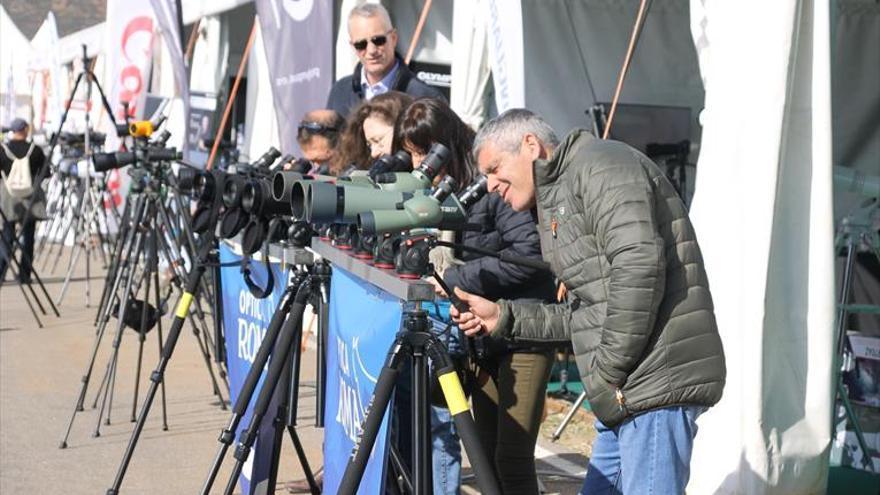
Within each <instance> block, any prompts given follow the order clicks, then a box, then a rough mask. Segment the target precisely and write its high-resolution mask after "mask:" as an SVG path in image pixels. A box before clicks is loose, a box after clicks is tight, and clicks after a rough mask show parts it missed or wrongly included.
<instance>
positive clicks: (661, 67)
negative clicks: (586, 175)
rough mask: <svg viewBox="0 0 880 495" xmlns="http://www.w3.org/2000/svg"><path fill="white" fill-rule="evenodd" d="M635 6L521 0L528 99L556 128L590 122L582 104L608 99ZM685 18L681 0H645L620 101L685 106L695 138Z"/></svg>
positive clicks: (697, 101)
mask: <svg viewBox="0 0 880 495" xmlns="http://www.w3.org/2000/svg"><path fill="white" fill-rule="evenodd" d="M638 6H639V1H638V0H623V1H619V2H609V1H607V0H551V1H546V0H523V1H522V9H523V13H522V18H523V32H524V38H525V40H524V41H525V43H524V46H525V67H526V71H525V98H526V106H527V107H528V108H530V109H532V110H534V111H536V112H538V113H539V114H541V115H542V116H544V117H545V118H546V119H547V120H548V121H549V122H550V124H551V125H552V126H553V127H554V128H555V129H556V130H557V132H558V133H559V134H561V135H564V134H566V133H567V132H568V131H570V130H571V129H573V128H576V127H587V128H589V127H590V124H589V119H588V117H587V115H586V114H585V112H586V110H587V109H588V108H590V106H591V105H593V104H594V102H606V103H607V102H610V101H611V99H612V97H613V95H614V88H615V85H616V84H617V77H618V72H619V71H620V66H621V65H622V63H623V58H624V55H625V54H626V49H627V46H628V44H629V38H630V34H631V32H632V26H633V23H634V22H635V18H636V13H637V11H638ZM689 22H690V20H689V15H688V2H687V0H661V1H655V2H651V6H650V9H649V10H648V13H647V17H646V21H645V24H644V30H643V32H642V34H641V37H640V39H639V44H638V47H637V49H636V51H635V54H634V56H633V62H632V64H631V67H630V71H629V74H628V76H627V79H626V82H625V84H624V87H623V92H622V93H621V96H620V102H621V103H629V104H641V105H661V106H679V107H688V108H690V109H691V126H690V127H691V141H692V142H699V126H698V125H697V116H698V113H699V111H700V109H702V107H703V88H702V84H701V81H700V76H699V69H698V66H697V60H696V52H695V50H694V44H693V40H692V39H691V37H690V33H689V30H688V25H689ZM591 88H592V89H591ZM594 92H595V94H593V93H594ZM612 132H613V127H612Z"/></svg>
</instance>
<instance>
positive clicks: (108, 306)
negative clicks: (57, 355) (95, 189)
mask: <svg viewBox="0 0 880 495" xmlns="http://www.w3.org/2000/svg"><path fill="white" fill-rule="evenodd" d="M156 172H158V174H159V175H161V173H162V170H161V169H157V170H156ZM131 173H132V175H133V183H132V184H133V186H132V195H131V197H130V198H129V202H128V203H127V205H126V208H125V211H124V213H123V216H124V218H125V219H126V220H127V221H126V222H125V223H123V224H122V228H121V230H120V237H119V239H118V242H117V251H116V255H115V260H114V261H113V263H112V265H113V267H112V269H111V270H110V272H109V273H108V279H107V281H106V287H108V288H109V290H105V296H106V297H102V304H101V308H100V311H99V314H98V328H97V331H96V336H95V342H94V345H93V347H92V353H91V358H90V360H89V363H88V365H87V367H86V371H85V373H84V375H83V377H82V385H81V388H80V392H79V395H78V398H77V403H76V406H75V408H74V411H73V413H72V415H71V418H70V421H69V423H68V427H67V432H66V434H65V436H64V439H63V440H62V442H61V448H65V447H66V446H67V439H68V438H69V435H70V431H71V429H72V426H73V422H74V419H75V417H76V413H77V412H78V411H82V410H83V402H84V400H85V396H86V391H87V388H88V385H89V382H90V379H91V375H92V371H93V369H94V365H95V360H96V357H97V352H98V349H99V348H100V344H101V341H102V339H103V336H104V333H105V329H106V327H107V324H108V323H109V321H110V318H111V315H112V313H113V312H114V301H115V302H117V305H116V309H115V312H116V313H117V319H118V322H117V330H116V335H115V338H114V340H113V351H112V355H111V358H110V360H109V361H108V363H107V367H106V370H105V373H104V377H103V379H102V380H101V382H100V386H99V388H98V393H97V394H96V396H95V401H94V403H93V404H92V408H93V409H94V408H96V407H97V404H98V401H99V400H100V401H101V410H100V413H99V416H98V420H97V423H96V426H95V431H94V434H93V436H96V437H97V436H100V425H101V419H102V418H103V417H104V411H105V410H106V411H107V418H106V421H105V423H104V424H110V413H111V409H112V402H113V400H112V399H113V389H114V387H113V385H114V383H115V377H116V369H117V363H118V356H119V346H120V343H121V339H122V335H123V329H124V325H125V322H126V312H128V311H130V309H129V308H130V306H131V304H132V303H131V301H135V304H136V303H137V302H139V301H136V296H137V293H138V292H139V290H140V287H141V285H142V284H144V282H146V287H147V291H146V294H147V296H149V284H150V274H151V272H152V275H153V279H154V280H155V283H156V286H155V287H156V289H155V290H156V291H158V290H159V282H158V280H159V278H158V254H159V251H160V249H161V252H162V254H163V257H164V259H165V260H166V261H167V262H168V264H169V266H172V267H176V268H177V269H179V270H182V266H181V263H179V261H178V260H179V258H178V257H176V256H174V255H173V254H172V253H173V242H170V241H169V240H168V239H166V238H165V236H164V235H162V234H161V232H162V231H163V228H162V227H165V229H164V230H165V231H167V230H168V229H169V228H170V226H171V223H170V220H169V217H168V212H167V211H166V209H165V207H164V205H163V203H162V198H161V179H160V178H159V177H157V176H155V175H152V174H150V173H149V172H148V171H147V170H146V169H139V168H133V169H132V170H131ZM145 246H148V249H147V257H146V258H147V263H146V265H145V268H144V270H143V273H142V276H141V277H140V278H139V279H138V281H137V282H135V275H136V274H137V271H138V270H137V268H138V266H137V265H138V262H139V260H140V259H141V257H142V254H143V253H144V249H145ZM120 289H121V290H122V294H121V295H120V294H119V291H120ZM168 297H170V289H169V293H168V295H167V296H166V297H165V298H159V297H158V296H157V298H156V306H155V308H156V311H157V312H158V310H159V308H161V307H163V306H164V305H165V301H166V300H167V299H168ZM146 300H147V297H145V298H144V301H146ZM145 307H146V306H145ZM155 320H157V321H156V323H157V324H158V325H159V330H158V333H159V341H158V344H159V346H160V350H161V346H162V326H161V321H158V320H160V318H159V317H158V316H157V317H156V318H155ZM202 324H203V325H204V321H203V322H202ZM132 327H134V328H140V327H138V325H137V323H135V324H134V325H132ZM145 330H146V329H144V328H142V329H141V331H140V333H139V351H138V365H137V374H136V382H135V392H134V394H135V395H134V400H133V403H132V414H131V421H132V422H134V421H135V408H136V406H137V398H138V391H139V390H138V384H139V382H140V371H141V356H142V349H143V341H144V334H145V333H146V332H145ZM193 332H194V333H195V335H196V338H197V340H198V343H199V347H200V349H201V352H202V354H203V356H204V357H205V363H206V366H207V368H208V371H209V376H210V378H211V382H212V385H213V389H214V393H215V395H217V396H218V397H220V399H221V404H224V403H223V399H222V396H221V394H220V390H219V386H218V385H217V381H216V379H215V378H214V374H213V370H212V368H211V364H210V357H209V355H207V353H208V345H207V344H205V343H203V342H202V339H201V337H200V333H199V331H198V328H197V327H195V325H194V324H193ZM162 396H163V399H162V402H163V408H162V411H163V415H162V418H163V429H165V430H167V429H168V425H167V414H166V409H165V407H164V404H165V393H164V383H163V394H162ZM102 397H103V399H102Z"/></svg>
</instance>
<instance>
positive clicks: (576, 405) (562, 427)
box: [551, 392, 587, 442]
mask: <svg viewBox="0 0 880 495" xmlns="http://www.w3.org/2000/svg"><path fill="white" fill-rule="evenodd" d="M586 398H587V393H586V392H581V395H579V396H578V398H577V400H575V401H574V404H572V405H571V408H569V410H568V412H567V413H565V418H563V419H562V422H561V423H559V426H558V427H556V431H554V432H553V437H552V438H551V440H553V441H554V442H555V441H557V440H559V437H561V436H562V432H563V431H565V427H566V426H568V423H570V422H571V418H573V417H574V415H575V413H577V411H578V409H580V407H581V404H583V403H584V400H585V399H586Z"/></svg>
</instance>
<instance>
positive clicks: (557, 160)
mask: <svg viewBox="0 0 880 495" xmlns="http://www.w3.org/2000/svg"><path fill="white" fill-rule="evenodd" d="M593 139H596V138H595V137H594V136H593V133H591V132H590V131H588V130H586V129H575V130H573V131H571V133H569V134H568V136H566V137H565V139H563V140H562V142H560V143H559V146H557V147H556V149H555V150H553V154H552V155H551V156H550V158H548V159H546V160H544V159H541V158H539V159H537V160H535V162H534V167H532V169H533V170H534V174H535V186H537V187H540V186H547V185H549V184H552V183H554V182H556V180H557V179H558V178H559V177H560V176H562V175H563V174H564V173H565V169H566V168H568V165H569V160H567V159H566V158H567V157H568V155H569V154H571V153H572V152H573V150H575V149H576V148H579V147H581V146H584V145H585V144H587V143H589V142H590V141H592V140H593Z"/></svg>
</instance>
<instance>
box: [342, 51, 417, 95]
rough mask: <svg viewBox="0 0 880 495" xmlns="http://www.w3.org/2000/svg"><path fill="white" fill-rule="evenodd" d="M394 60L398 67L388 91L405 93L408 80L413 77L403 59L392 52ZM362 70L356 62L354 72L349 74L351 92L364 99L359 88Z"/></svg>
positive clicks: (361, 88) (362, 92)
mask: <svg viewBox="0 0 880 495" xmlns="http://www.w3.org/2000/svg"><path fill="white" fill-rule="evenodd" d="M394 58H395V60H397V63H398V64H400V65H399V66H398V67H397V75H396V76H395V77H394V80H393V81H391V86H390V87H389V91H401V92H406V86H407V85H408V84H409V80H410V79H412V77H413V76H412V72H411V71H410V70H409V66H407V65H406V64H405V63H403V57H401V56H400V54H399V53H397V52H394ZM362 68H363V67H362V64H361V63H360V62H358V64H357V65H356V66H355V68H354V72H352V73H351V86H352V90H354V93H355V94H356V95H358V96H359V97H361V98H363V97H364V88H363V87H362V86H361V78H362V77H363V73H364V71H363V70H361V69H362Z"/></svg>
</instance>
